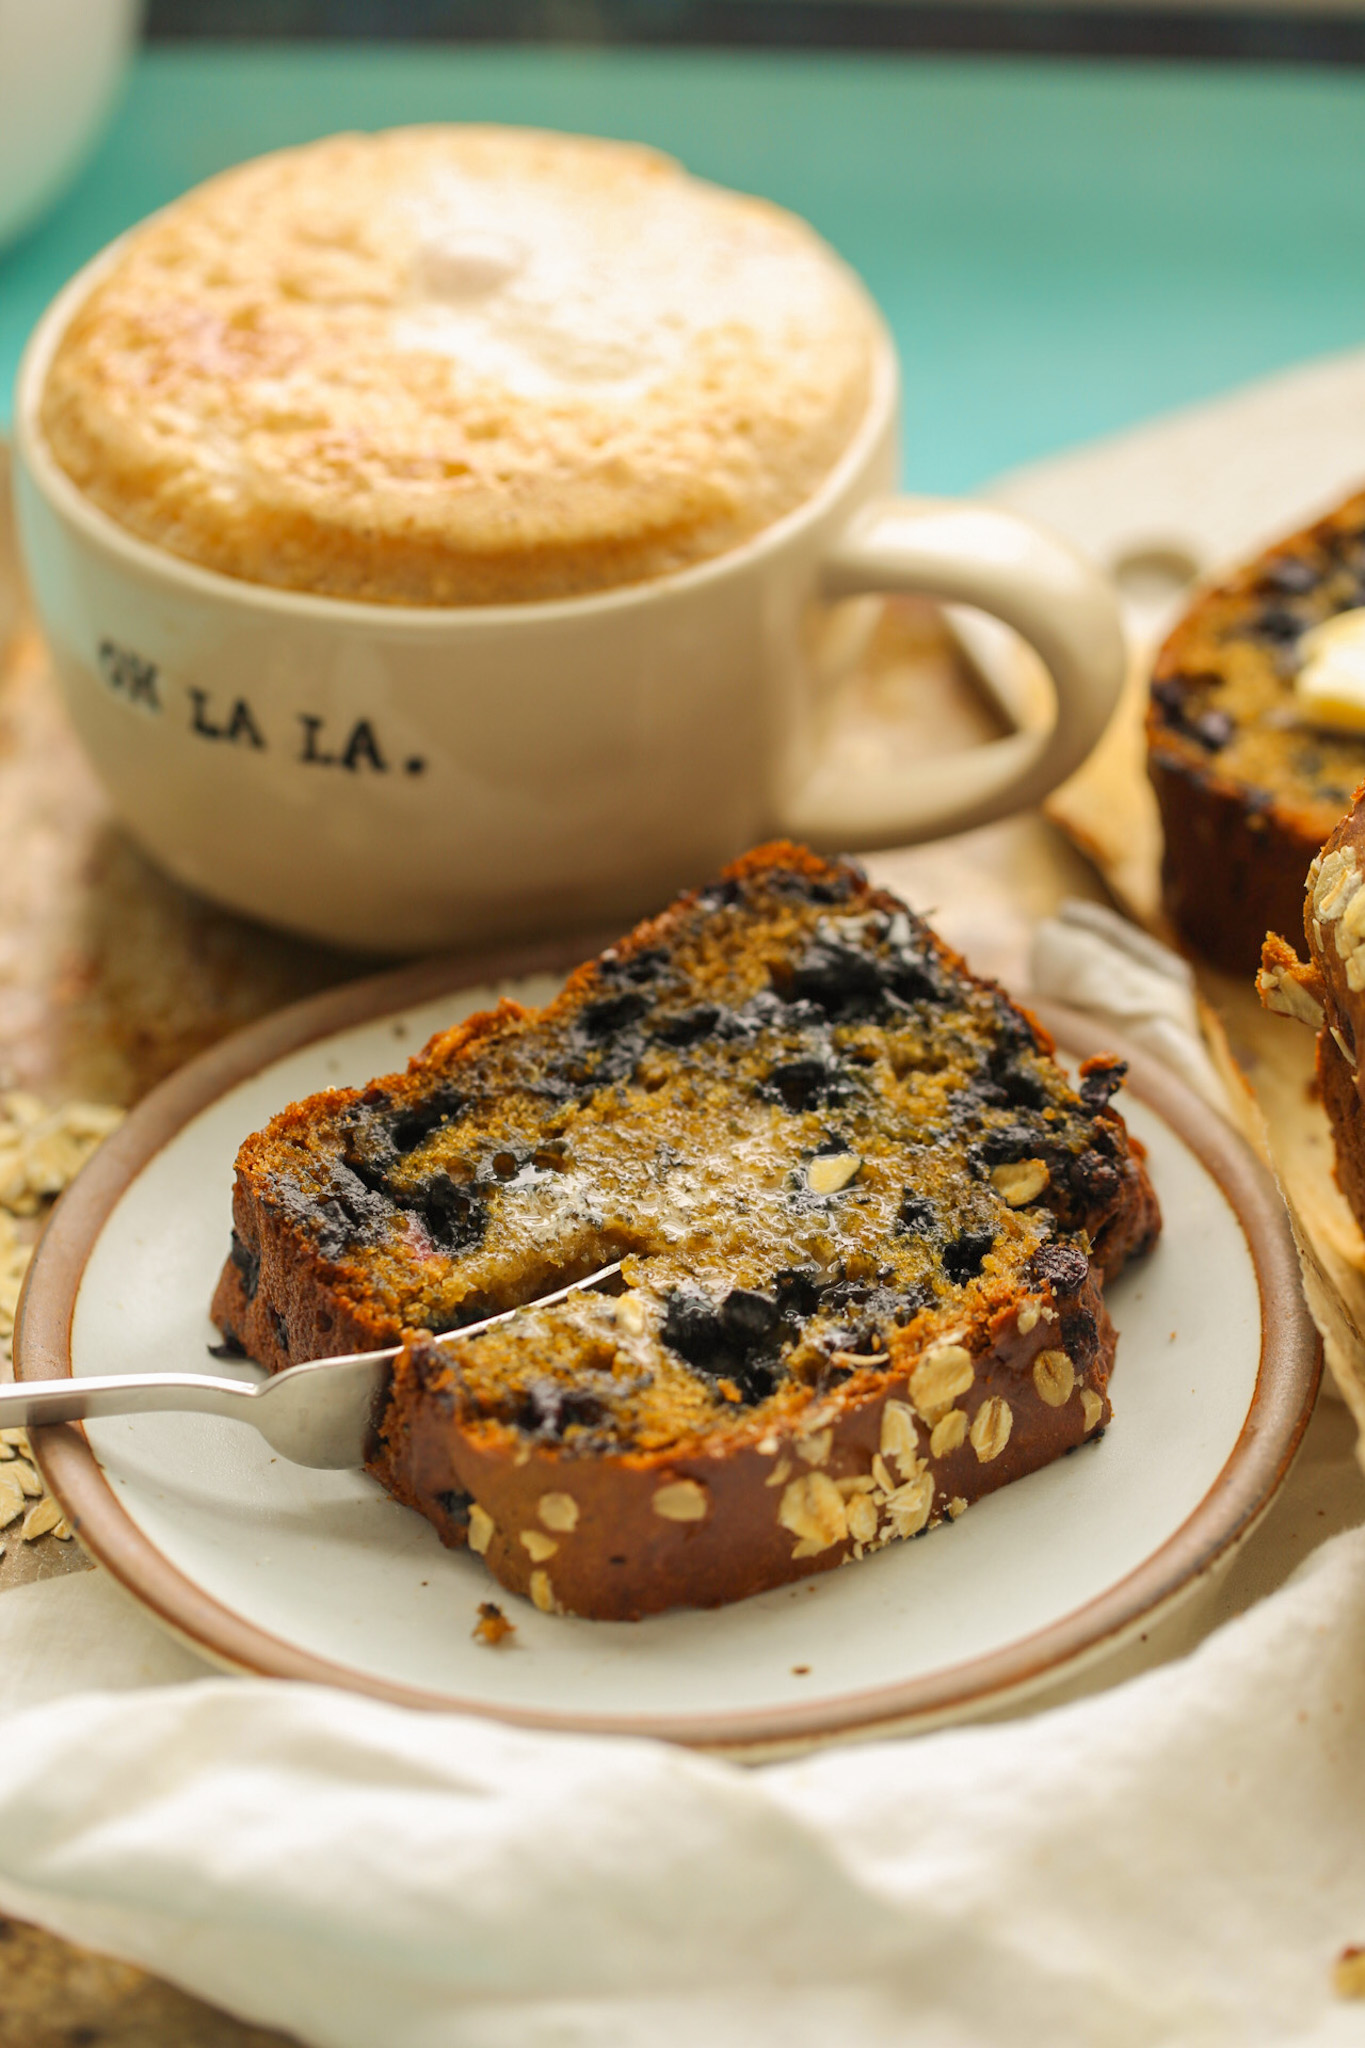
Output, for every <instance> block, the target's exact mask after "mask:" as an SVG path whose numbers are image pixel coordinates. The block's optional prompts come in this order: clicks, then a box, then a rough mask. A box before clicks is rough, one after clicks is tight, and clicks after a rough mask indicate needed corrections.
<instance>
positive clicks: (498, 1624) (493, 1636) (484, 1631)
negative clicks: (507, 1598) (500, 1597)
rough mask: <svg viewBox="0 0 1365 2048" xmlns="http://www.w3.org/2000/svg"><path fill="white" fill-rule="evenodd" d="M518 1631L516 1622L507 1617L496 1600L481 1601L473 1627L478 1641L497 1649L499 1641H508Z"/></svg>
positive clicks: (475, 1638)
mask: <svg viewBox="0 0 1365 2048" xmlns="http://www.w3.org/2000/svg"><path fill="white" fill-rule="evenodd" d="M516 1632H517V1625H516V1623H515V1622H514V1621H509V1620H508V1619H507V1616H506V1615H505V1614H504V1613H503V1611H502V1609H501V1608H500V1607H499V1606H498V1603H497V1601H496V1600H481V1601H480V1602H479V1618H478V1620H477V1621H476V1622H475V1624H474V1628H473V1636H474V1640H475V1642H476V1643H486V1644H487V1645H488V1647H489V1649H491V1650H495V1649H496V1648H497V1646H498V1644H499V1643H504V1642H506V1640H507V1638H508V1637H509V1636H514V1635H515V1634H516Z"/></svg>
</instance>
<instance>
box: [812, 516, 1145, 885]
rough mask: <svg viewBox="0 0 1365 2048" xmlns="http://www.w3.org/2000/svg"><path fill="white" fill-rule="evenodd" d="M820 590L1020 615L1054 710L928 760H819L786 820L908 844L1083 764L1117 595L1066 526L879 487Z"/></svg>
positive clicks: (1116, 664)
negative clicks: (1041, 724) (1041, 720)
mask: <svg viewBox="0 0 1365 2048" xmlns="http://www.w3.org/2000/svg"><path fill="white" fill-rule="evenodd" d="M820 591H821V595H822V596H823V597H825V598H841V597H859V596H867V595H871V594H874V593H876V594H881V595H891V594H902V595H907V596H908V595H913V596H919V597H934V598H938V599H940V600H941V601H943V602H944V603H948V604H962V605H970V606H972V607H973V608H975V609H976V610H978V611H983V612H990V613H992V614H993V615H994V617H996V618H997V619H1000V620H1003V622H1004V623H1005V625H1007V626H1012V627H1013V628H1014V630H1015V632H1017V633H1019V634H1021V635H1022V637H1023V638H1024V639H1025V640H1027V641H1028V642H1029V644H1030V646H1032V647H1033V648H1034V649H1035V650H1036V652H1037V653H1038V654H1039V655H1040V656H1041V658H1042V661H1043V664H1044V666H1045V667H1046V669H1047V670H1048V673H1049V674H1050V676H1051V677H1052V682H1053V687H1054V689H1055V691H1056V697H1057V716H1056V719H1055V721H1054V723H1053V725H1052V727H1051V729H1050V730H1049V731H1047V732H1044V733H1022V732H1021V733H1012V734H1010V735H1008V736H1007V737H1006V738H1004V739H999V740H991V741H988V742H987V743H986V744H985V745H984V746H979V747H972V748H969V749H968V750H966V751H965V752H963V753H960V754H948V755H943V756H938V757H935V758H934V759H932V760H930V761H927V762H926V763H925V764H924V766H923V767H922V768H920V769H918V770H916V771H915V772H914V773H912V774H910V775H908V776H907V775H906V774H905V773H904V772H903V771H899V770H895V769H892V768H891V767H888V768H887V769H886V771H885V773H884V775H881V776H869V775H868V774H867V773H866V772H864V771H860V772H859V774H858V775H857V777H856V778H853V777H851V776H850V775H849V774H847V773H846V772H843V771H841V770H839V769H838V768H837V767H836V765H835V764H834V763H833V762H832V761H820V760H817V761H816V762H815V763H814V764H813V766H812V768H811V769H810V771H809V772H808V774H807V775H806V776H805V777H804V779H803V780H802V781H801V783H800V785H799V786H798V787H797V788H795V789H793V790H790V791H789V792H788V793H787V794H786V796H785V798H783V797H782V796H780V795H779V798H778V806H777V808H778V812H779V817H780V826H781V830H782V831H784V832H785V833H788V834H789V835H790V836H791V837H792V838H794V839H800V840H804V841H805V842H806V843H807V844H809V845H813V846H816V847H818V848H821V849H823V850H826V851H833V850H838V849H841V848H846V847H850V846H856V847H861V848H866V849H868V850H871V849H873V848H875V847H878V846H907V845H911V844H913V843H915V842H916V841H919V840H924V839H937V838H940V837H942V836H944V835H946V834H948V833H951V832H963V831H966V830H967V829H968V828H969V827H971V826H974V825H987V824H990V823H991V822H992V821H993V820H994V819H996V818H1002V817H1004V816H1006V815H1007V814H1008V813H1009V812H1011V811H1018V810H1022V809H1024V808H1025V806H1027V805H1029V804H1035V803H1038V802H1039V801H1040V800H1041V799H1042V798H1043V797H1044V796H1046V795H1047V793H1048V791H1049V790H1051V789H1055V788H1056V786H1057V784H1058V783H1059V782H1062V781H1064V780H1065V778H1066V777H1067V776H1068V775H1070V774H1071V772H1072V770H1073V769H1075V768H1078V767H1079V766H1080V764H1081V762H1082V761H1083V760H1084V759H1085V757H1086V755H1087V754H1088V753H1089V752H1090V750H1091V748H1092V747H1093V746H1094V745H1095V743H1096V741H1097V740H1098V739H1099V737H1100V734H1101V733H1102V732H1103V731H1104V728H1105V726H1106V725H1107V724H1108V723H1109V718H1110V714H1111V713H1112V711H1113V709H1114V706H1115V704H1116V703H1117V702H1118V698H1119V692H1120V690H1121V689H1122V687H1123V682H1124V676H1125V673H1126V668H1127V656H1126V649H1125V645H1124V637H1123V626H1122V622H1121V618H1120V613H1119V606H1118V599H1117V597H1116V595H1115V593H1114V591H1113V590H1112V588H1111V587H1110V585H1109V584H1108V583H1107V582H1106V580H1105V578H1104V577H1103V576H1102V575H1101V574H1100V572H1099V571H1098V570H1097V569H1095V568H1093V567H1092V566H1091V564H1090V563H1089V562H1087V561H1086V560H1085V559H1084V557H1083V556H1081V555H1079V554H1077V553H1076V551H1075V550H1074V549H1073V548H1071V547H1070V546H1068V544H1067V543H1066V542H1065V541H1063V540H1061V539H1060V538H1059V537H1058V536H1057V535H1055V534H1052V533H1049V532H1047V531H1046V529H1044V528H1042V527H1039V526H1035V525H1033V524H1032V522H1031V521H1029V520H1026V519H1021V518H1019V517H1018V516H1017V515H1016V514H1015V513H1012V512H1005V511H1002V510H1000V509H999V508H997V507H995V506H992V505H981V504H974V503H972V502H970V501H968V500H963V499H956V498H882V499H878V500H875V501H874V502H873V503H872V504H870V505H865V506H863V507H862V508H861V509H860V510H859V511H858V512H857V513H856V514H855V515H854V517H853V519H852V520H851V521H850V522H849V524H848V525H847V526H846V527H845V528H844V530H843V532H842V533H841V534H840V535H839V536H838V538H837V540H836V541H835V542H834V545H833V547H832V548H830V549H829V551H828V552H827V553H826V554H825V556H824V559H823V561H822V563H821V571H820Z"/></svg>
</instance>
